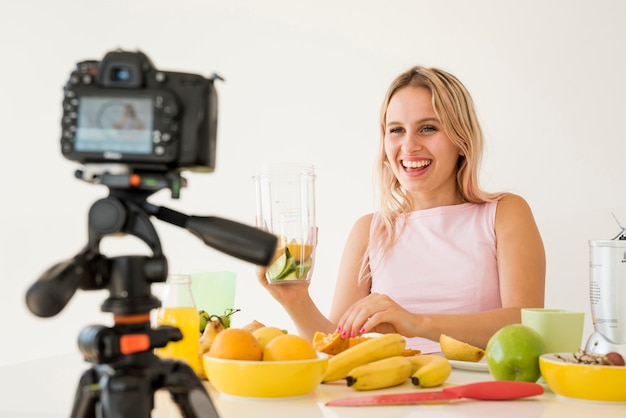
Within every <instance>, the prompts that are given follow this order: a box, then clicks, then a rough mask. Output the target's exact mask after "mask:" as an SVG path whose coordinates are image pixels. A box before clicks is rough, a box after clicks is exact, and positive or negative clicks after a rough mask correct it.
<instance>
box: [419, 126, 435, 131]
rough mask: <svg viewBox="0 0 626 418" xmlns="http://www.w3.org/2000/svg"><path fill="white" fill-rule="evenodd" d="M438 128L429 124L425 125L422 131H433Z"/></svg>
mask: <svg viewBox="0 0 626 418" xmlns="http://www.w3.org/2000/svg"><path fill="white" fill-rule="evenodd" d="M436 130H437V128H435V127H434V126H431V125H428V126H424V127H423V128H422V129H421V131H422V132H433V131H436Z"/></svg>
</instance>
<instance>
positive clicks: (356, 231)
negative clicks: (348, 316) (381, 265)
mask: <svg viewBox="0 0 626 418" xmlns="http://www.w3.org/2000/svg"><path fill="white" fill-rule="evenodd" d="M371 222H372V214H369V215H365V216H362V217H361V218H359V219H358V220H357V221H356V222H355V224H354V225H353V227H352V230H351V231H350V234H349V235H348V240H347V241H346V245H345V247H344V250H343V255H342V257H341V263H340V264H339V273H338V275H337V282H336V284H335V293H334V296H333V304H332V308H331V311H330V320H331V321H332V322H333V324H337V323H338V321H339V318H341V316H342V315H343V314H344V312H346V310H348V308H349V307H350V306H352V305H353V304H354V303H355V302H357V301H358V300H360V299H363V298H364V297H366V296H367V295H369V293H370V284H371V280H369V278H368V279H367V280H361V281H359V277H360V276H359V273H360V270H361V266H362V263H363V258H364V257H366V251H367V245H368V242H369V234H370V224H371ZM368 272H369V268H367V269H366V270H365V272H364V274H368ZM333 331H334V330H333ZM348 333H349V331H348ZM348 336H350V335H349V334H348Z"/></svg>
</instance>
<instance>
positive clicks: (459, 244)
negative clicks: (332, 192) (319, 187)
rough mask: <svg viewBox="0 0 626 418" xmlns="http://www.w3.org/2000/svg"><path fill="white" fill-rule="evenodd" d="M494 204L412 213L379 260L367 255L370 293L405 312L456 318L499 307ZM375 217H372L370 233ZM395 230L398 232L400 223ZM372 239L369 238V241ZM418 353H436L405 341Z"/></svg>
mask: <svg viewBox="0 0 626 418" xmlns="http://www.w3.org/2000/svg"><path fill="white" fill-rule="evenodd" d="M496 206H497V202H492V203H484V204H474V203H463V204H460V205H453V206H441V207H437V208H432V209H426V210H419V211H415V212H411V213H410V214H409V215H408V217H407V221H406V225H405V228H404V230H403V231H402V234H401V235H400V236H399V237H398V240H397V241H396V243H395V244H394V245H393V246H392V247H391V248H390V249H389V251H388V252H387V253H386V254H385V256H384V258H382V259H381V254H380V253H373V252H370V253H369V258H370V268H371V271H372V289H371V291H372V292H373V293H381V294H386V295H389V297H391V298H392V299H393V300H394V301H395V302H397V303H398V304H400V305H401V306H402V307H404V308H405V309H407V310H408V311H410V312H415V313H420V312H422V313H442V314H446V313H449V314H459V313H474V312H481V311H486V310H490V309H497V308H500V307H501V306H502V302H501V300H500V285H499V280H498V265H497V260H496V236H495V232H494V223H495V213H496ZM377 222H380V213H375V214H374V216H373V218H372V228H371V231H373V230H374V228H373V226H374V225H376V223H377ZM399 223H400V224H399V225H397V226H396V228H397V230H398V231H399V230H400V228H401V223H402V221H399ZM370 239H371V237H370ZM407 347H411V348H416V349H419V350H421V351H422V353H429V352H438V351H441V349H440V347H439V343H438V342H436V341H431V340H428V339H425V338H419V337H418V338H409V339H407Z"/></svg>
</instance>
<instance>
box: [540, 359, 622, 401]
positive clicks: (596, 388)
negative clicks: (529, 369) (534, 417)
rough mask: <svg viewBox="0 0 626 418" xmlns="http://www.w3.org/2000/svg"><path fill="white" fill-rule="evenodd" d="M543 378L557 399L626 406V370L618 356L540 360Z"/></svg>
mask: <svg viewBox="0 0 626 418" xmlns="http://www.w3.org/2000/svg"><path fill="white" fill-rule="evenodd" d="M539 368H540V369H541V375H542V377H543V379H544V380H545V381H546V383H547V384H548V387H549V388H550V389H551V390H552V391H553V392H554V393H556V394H557V395H560V396H564V397H567V398H575V399H584V400H590V401H604V402H626V385H624V382H626V366H624V358H623V357H622V356H621V355H620V354H619V353H607V354H593V353H587V352H585V351H578V352H576V353H551V354H543V355H542V356H540V357H539Z"/></svg>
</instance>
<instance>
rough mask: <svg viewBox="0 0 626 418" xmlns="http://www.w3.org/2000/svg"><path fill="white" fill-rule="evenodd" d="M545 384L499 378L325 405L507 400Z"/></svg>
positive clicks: (538, 391)
mask: <svg viewBox="0 0 626 418" xmlns="http://www.w3.org/2000/svg"><path fill="white" fill-rule="evenodd" d="M542 393H543V386H541V385H539V384H537V383H531V382H514V381H508V380H497V381H489V382H477V383H470V384H468V385H460V386H452V387H449V388H445V389H442V390H438V391H429V392H407V393H391V394H385V395H372V396H350V397H347V398H340V399H335V400H332V401H329V402H326V406H367V405H402V404H415V403H427V402H446V401H452V400H458V399H463V398H467V399H478V400H483V401H505V400H511V399H521V398H527V397H530V396H537V395H541V394H542Z"/></svg>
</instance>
